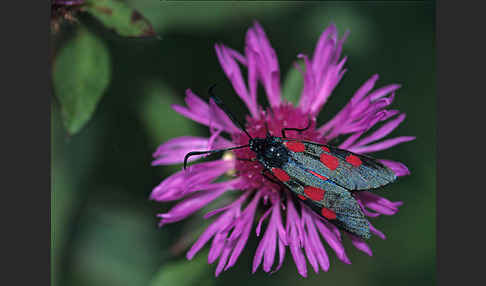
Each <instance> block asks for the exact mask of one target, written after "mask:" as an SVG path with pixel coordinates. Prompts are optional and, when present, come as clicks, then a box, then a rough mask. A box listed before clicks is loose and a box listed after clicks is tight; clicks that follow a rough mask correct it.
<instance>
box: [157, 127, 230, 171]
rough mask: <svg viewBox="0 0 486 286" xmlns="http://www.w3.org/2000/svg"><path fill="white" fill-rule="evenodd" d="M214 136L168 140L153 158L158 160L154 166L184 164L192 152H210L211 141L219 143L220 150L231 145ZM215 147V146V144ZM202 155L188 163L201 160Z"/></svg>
mask: <svg viewBox="0 0 486 286" xmlns="http://www.w3.org/2000/svg"><path fill="white" fill-rule="evenodd" d="M218 135H219V134H216V136H214V137H213V136H212V138H203V137H194V136H182V137H177V138H173V139H170V140H168V141H167V142H165V143H164V144H162V145H160V146H159V147H158V148H157V150H156V151H155V153H154V154H153V156H154V157H155V158H156V160H154V161H153V162H152V166H157V165H171V164H179V163H182V162H184V157H185V156H186V154H187V153H189V152H191V151H196V150H197V151H204V150H209V149H211V148H210V140H211V139H212V141H215V142H217V145H218V146H219V147H218V148H223V146H229V145H230V144H231V143H230V142H229V141H227V140H226V139H224V138H222V137H218ZM213 145H214V144H213ZM200 157H202V155H198V156H192V157H191V158H189V160H188V162H192V161H194V160H196V159H199V158H200Z"/></svg>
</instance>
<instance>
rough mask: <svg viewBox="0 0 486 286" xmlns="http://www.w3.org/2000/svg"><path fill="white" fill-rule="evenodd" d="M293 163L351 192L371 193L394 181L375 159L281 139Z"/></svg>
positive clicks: (386, 169)
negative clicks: (368, 191) (308, 168)
mask: <svg viewBox="0 0 486 286" xmlns="http://www.w3.org/2000/svg"><path fill="white" fill-rule="evenodd" d="M283 144H284V145H285V146H287V149H288V150H289V154H290V156H291V157H292V159H293V160H294V161H296V162H300V163H301V164H302V165H304V166H309V167H310V169H312V170H313V171H314V172H316V173H317V174H318V175H320V176H324V177H326V178H327V179H329V180H331V181H333V182H334V183H336V184H338V185H339V186H341V187H343V188H345V189H347V190H350V191H360V190H372V189H376V188H379V187H382V186H385V185H387V184H389V183H392V182H393V181H395V180H396V175H395V173H394V172H393V171H392V170H391V169H389V168H388V167H386V166H384V165H383V164H381V163H380V162H378V161H377V160H376V159H373V158H370V157H367V156H363V155H359V154H355V153H352V152H349V151H346V150H342V149H338V148H335V147H332V146H328V145H322V144H318V143H313V142H307V141H298V140H292V139H283Z"/></svg>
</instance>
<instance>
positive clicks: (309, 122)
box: [282, 115, 312, 138]
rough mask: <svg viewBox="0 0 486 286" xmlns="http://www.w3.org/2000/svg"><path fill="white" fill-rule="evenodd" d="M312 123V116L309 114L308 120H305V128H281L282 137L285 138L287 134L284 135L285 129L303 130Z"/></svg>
mask: <svg viewBox="0 0 486 286" xmlns="http://www.w3.org/2000/svg"><path fill="white" fill-rule="evenodd" d="M311 125H312V118H311V116H310V115H309V117H308V120H307V126H306V127H305V128H282V137H283V138H287V136H285V131H291V130H293V131H297V132H299V133H300V132H303V131H306V130H307V129H309V128H310V127H311Z"/></svg>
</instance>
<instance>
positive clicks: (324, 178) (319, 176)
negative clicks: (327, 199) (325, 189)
mask: <svg viewBox="0 0 486 286" xmlns="http://www.w3.org/2000/svg"><path fill="white" fill-rule="evenodd" d="M307 172H309V173H311V174H312V175H314V176H316V177H318V178H320V179H322V180H324V181H326V180H327V178H326V177H324V176H323V175H321V174H318V173H316V172H314V171H311V170H307Z"/></svg>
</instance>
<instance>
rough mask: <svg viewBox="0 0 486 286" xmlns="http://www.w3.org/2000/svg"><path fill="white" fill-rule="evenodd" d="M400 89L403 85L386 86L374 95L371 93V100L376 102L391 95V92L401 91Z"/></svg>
mask: <svg viewBox="0 0 486 286" xmlns="http://www.w3.org/2000/svg"><path fill="white" fill-rule="evenodd" d="M400 87H401V85H399V84H390V85H386V86H384V87H381V88H379V89H377V90H375V91H373V92H372V93H370V95H369V98H370V100H371V101H375V100H377V99H379V98H381V97H383V96H385V95H387V94H389V93H390V92H393V91H395V90H397V89H399V88H400Z"/></svg>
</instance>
